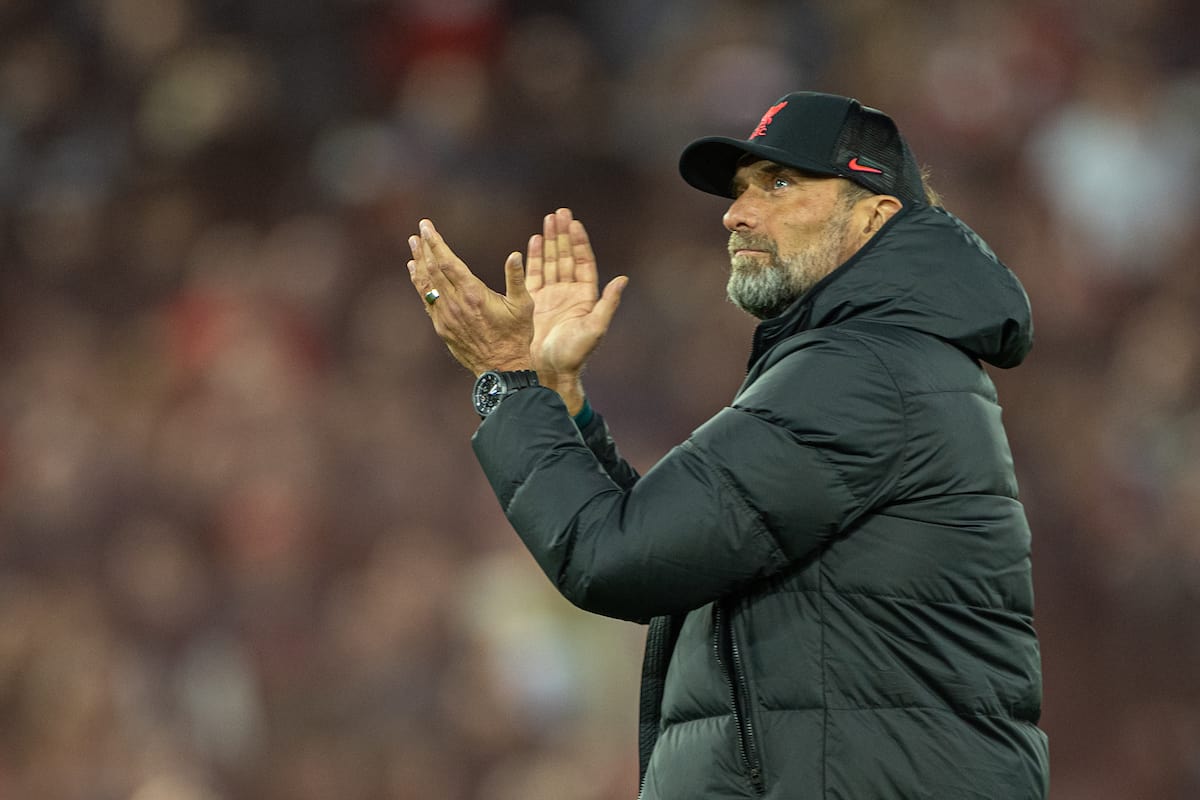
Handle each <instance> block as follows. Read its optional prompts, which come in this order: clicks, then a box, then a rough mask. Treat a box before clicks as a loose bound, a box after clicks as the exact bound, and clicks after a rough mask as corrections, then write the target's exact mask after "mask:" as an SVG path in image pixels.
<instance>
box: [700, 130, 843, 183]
mask: <svg viewBox="0 0 1200 800" xmlns="http://www.w3.org/2000/svg"><path fill="white" fill-rule="evenodd" d="M747 154H749V155H753V156H757V157H758V158H762V159H766V160H767V161H774V162H775V163H777V164H783V165H784V166H786V167H794V168H795V169H801V170H805V171H807V172H812V173H815V174H817V175H837V174H838V173H837V172H834V171H831V170H830V169H829V166H828V165H822V164H818V163H817V162H815V161H814V162H808V161H806V160H803V159H797V158H796V157H795V155H793V154H791V153H788V152H787V151H786V150H781V149H779V148H778V147H769V146H767V145H763V144H756V143H754V142H752V141H746V140H745V139H731V138H729V137H726V136H706V137H705V138H703V139H697V140H696V141H694V142H692V143H691V144H689V145H688V146H687V147H685V148H684V149H683V154H682V155H680V156H679V174H680V175H682V176H683V179H684V180H685V181H687V182H688V183H689V184H691V185H692V186H694V187H695V188H697V189H699V190H700V191H702V192H708V193H709V194H715V195H717V196H718V197H729V198H732V197H733V176H734V175H735V174H736V173H737V166H738V161H739V160H741V158H742V156H744V155H747Z"/></svg>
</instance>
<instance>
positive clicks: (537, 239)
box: [525, 233, 542, 292]
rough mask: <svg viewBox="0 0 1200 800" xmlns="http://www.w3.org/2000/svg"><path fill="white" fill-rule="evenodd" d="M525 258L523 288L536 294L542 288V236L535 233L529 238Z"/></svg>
mask: <svg viewBox="0 0 1200 800" xmlns="http://www.w3.org/2000/svg"><path fill="white" fill-rule="evenodd" d="M526 252H527V255H526V258H525V288H526V289H528V290H529V291H531V292H536V291H537V290H538V289H540V288H542V235H541V234H540V233H535V234H534V235H533V236H530V237H529V246H528V248H527V250H526Z"/></svg>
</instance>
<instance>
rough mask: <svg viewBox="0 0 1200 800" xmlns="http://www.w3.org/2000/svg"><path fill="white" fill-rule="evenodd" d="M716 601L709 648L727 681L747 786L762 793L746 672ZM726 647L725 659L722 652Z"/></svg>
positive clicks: (740, 655)
mask: <svg viewBox="0 0 1200 800" xmlns="http://www.w3.org/2000/svg"><path fill="white" fill-rule="evenodd" d="M723 612H724V609H723V608H722V606H721V604H720V602H716V603H714V604H713V651H714V652H715V653H716V657H717V664H718V666H720V667H721V670H722V672H724V673H725V677H726V679H727V681H728V683H729V699H730V704H731V707H732V709H733V723H734V727H736V728H737V739H738V752H739V754H740V755H741V757H742V764H743V765H744V766H745V767H746V774H747V775H749V777H750V785H751V786H752V787H753V788H754V792H755V794H759V795H763V794H766V791H767V787H766V783H765V782H764V781H763V774H762V762H761V760H760V759H759V757H758V746H757V744H756V743H755V741H754V722H753V721H752V720H751V719H750V712H749V705H750V686H749V683H748V682H747V680H746V672H745V670H744V669H743V668H742V654H741V650H740V649H739V648H738V643H737V639H736V638H735V637H734V635H733V622H732V620H729V621H728V622H726V614H725V613H723ZM725 650H728V656H729V657H728V659H727V658H725V653H724V651H725Z"/></svg>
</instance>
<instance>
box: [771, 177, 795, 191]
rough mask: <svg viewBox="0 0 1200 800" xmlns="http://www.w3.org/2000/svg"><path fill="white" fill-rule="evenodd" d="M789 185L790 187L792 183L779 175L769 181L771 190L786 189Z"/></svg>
mask: <svg viewBox="0 0 1200 800" xmlns="http://www.w3.org/2000/svg"><path fill="white" fill-rule="evenodd" d="M791 185H792V182H791V181H790V180H788V179H787V178H784V177H783V176H780V175H777V176H775V177H774V178H772V179H771V188H772V189H786V188H787V187H789V186H791Z"/></svg>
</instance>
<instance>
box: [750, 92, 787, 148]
mask: <svg viewBox="0 0 1200 800" xmlns="http://www.w3.org/2000/svg"><path fill="white" fill-rule="evenodd" d="M786 105H787V100H784V101H783V102H782V103H780V104H779V105H775V106H771V107H770V108H768V109H767V113H765V114H763V118H762V119H760V120H759V121H758V127H757V128H755V129H754V133H752V134H750V138H751V139H757V138H758V137H759V136H762V135H763V134H764V133H766V132H767V126H768V125H770V124H771V120H773V119H775V115H776V114H778V113H779V112H780V111H782V110H783V107H784V106H786Z"/></svg>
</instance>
